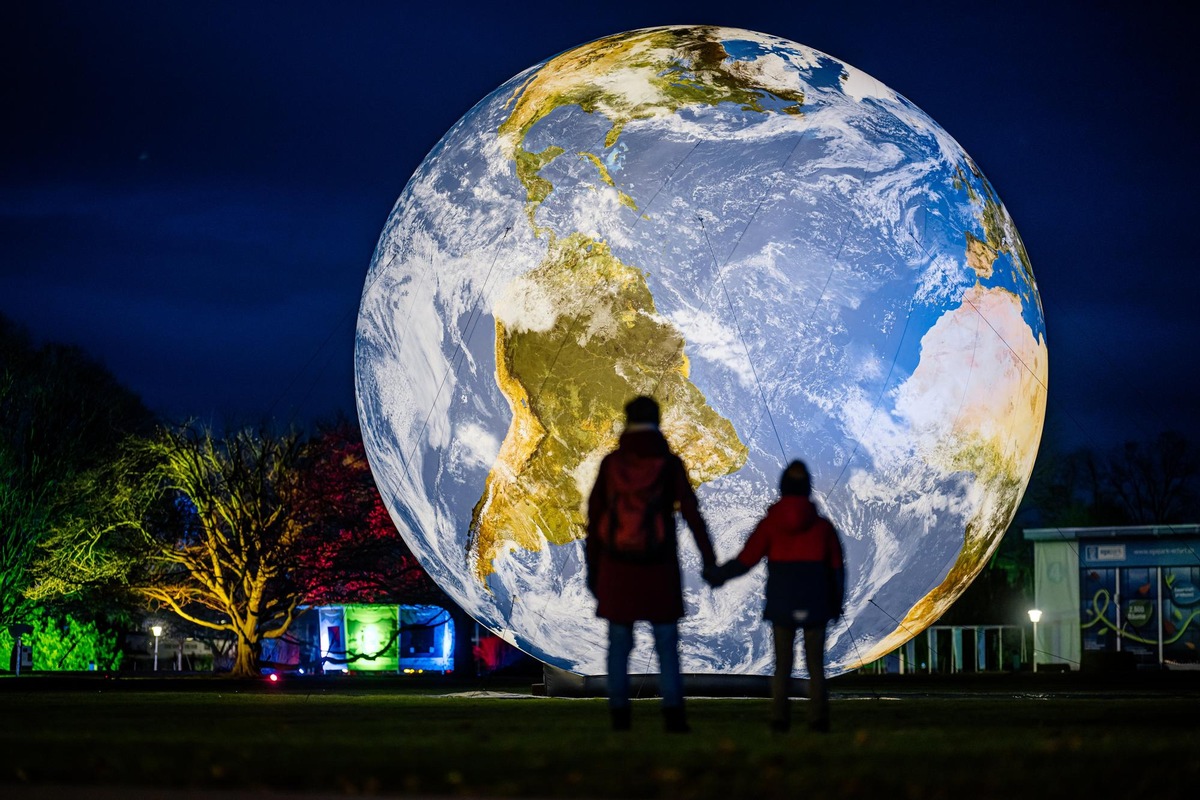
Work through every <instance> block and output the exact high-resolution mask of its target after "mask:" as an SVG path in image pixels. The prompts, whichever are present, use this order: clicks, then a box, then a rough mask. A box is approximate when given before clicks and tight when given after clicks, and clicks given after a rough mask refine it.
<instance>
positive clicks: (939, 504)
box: [355, 26, 1047, 675]
mask: <svg viewBox="0 0 1200 800" xmlns="http://www.w3.org/2000/svg"><path fill="white" fill-rule="evenodd" d="M355 374H356V384H357V386H356V388H357V399H358V413H359V418H360V422H361V425H362V430H363V436H364V440H365V442H366V446H367V453H368V456H369V459H370V462H371V465H372V469H373V471H374V474H375V478H376V482H377V484H378V486H379V489H380V491H381V493H382V495H383V498H384V500H385V502H386V504H387V506H388V508H389V510H390V511H391V514H392V518H393V520H394V521H395V524H396V526H397V528H398V529H399V531H400V533H401V534H402V535H403V537H404V539H405V540H406V541H407V543H408V544H409V546H410V547H411V548H412V550H413V552H414V553H415V554H416V555H417V557H418V559H419V560H420V562H421V564H422V565H423V566H424V567H425V569H426V570H427V571H428V572H429V574H430V575H431V576H432V578H433V579H434V580H435V581H437V583H438V584H439V585H440V586H441V587H442V588H443V589H444V590H445V591H446V592H447V593H448V594H449V596H450V597H451V598H452V599H453V600H454V602H456V603H458V604H459V605H460V606H462V608H463V609H465V610H466V611H467V612H469V613H470V614H471V615H472V616H474V617H475V619H477V620H478V621H479V622H480V623H481V624H483V625H484V626H486V627H487V628H489V629H490V630H492V631H494V632H496V633H497V634H499V635H501V636H503V637H504V638H505V639H507V640H508V641H510V642H512V643H513V644H515V645H516V646H518V647H520V648H521V649H523V650H524V651H526V652H527V653H529V654H531V655H533V656H535V657H536V658H538V659H540V660H542V661H543V662H545V663H547V664H550V665H552V666H555V667H559V668H562V669H566V670H570V671H574V672H576V673H580V674H601V673H603V672H604V653H605V644H606V628H605V626H604V623H603V621H602V620H599V619H597V618H596V617H595V600H594V599H593V597H592V596H591V594H590V593H589V592H588V589H587V584H586V580H585V574H584V564H583V558H582V555H583V542H582V539H583V537H584V535H585V523H586V520H585V503H586V498H587V496H588V493H589V491H590V488H591V486H592V484H593V482H594V480H595V477H596V472H597V469H598V467H599V463H600V460H601V458H602V457H603V456H604V455H605V454H606V453H607V452H609V451H610V450H611V449H612V448H613V447H614V446H615V445H616V441H617V437H618V436H619V434H620V432H621V427H622V408H623V406H624V404H625V402H626V401H628V400H629V399H630V398H632V397H634V396H636V395H639V394H648V395H652V396H654V397H655V398H657V399H658V400H659V402H660V404H661V406H662V409H663V420H662V430H663V433H664V435H665V436H666V437H667V439H668V441H669V442H670V443H671V445H672V447H673V448H674V450H675V451H676V452H677V453H679V454H680V456H681V457H682V458H683V460H684V462H685V463H686V464H687V466H688V469H689V472H690V477H691V480H692V482H693V484H694V485H695V486H696V490H697V494H698V496H699V498H700V503H701V509H702V511H703V513H704V515H705V517H706V519H707V520H708V523H709V526H710V531H711V534H712V537H713V541H714V545H715V547H716V550H717V554H718V557H719V558H720V559H721V560H725V559H728V558H730V557H732V556H733V555H735V554H736V553H737V552H738V550H739V549H740V547H741V545H742V543H743V542H744V541H745V539H746V537H747V536H748V535H749V533H750V530H751V529H752V528H753V525H754V523H755V522H756V521H757V520H758V519H759V518H760V517H761V515H762V514H763V513H764V511H765V510H766V508H767V506H768V505H769V504H770V503H772V502H773V501H774V500H775V499H776V498H777V492H778V488H777V487H778V479H779V474H780V472H781V470H782V469H783V467H784V465H785V464H786V463H787V462H788V461H790V460H792V459H794V458H801V459H803V460H805V461H806V462H807V463H808V465H809V467H810V470H811V472H812V474H813V490H814V491H813V494H814V499H815V501H816V502H817V504H818V506H819V507H820V509H821V510H822V511H823V512H824V513H825V514H826V515H827V516H828V517H829V518H830V519H831V520H832V521H833V522H834V524H835V525H836V527H837V529H838V531H839V532H840V534H841V536H842V541H843V546H844V548H845V554H846V562H847V601H846V611H845V615H844V616H843V617H842V619H840V620H839V621H837V622H835V623H833V624H832V625H831V627H830V631H829V644H828V656H827V660H828V663H829V670H830V672H831V674H836V673H839V672H844V671H847V670H850V669H854V668H856V667H857V666H859V665H861V664H863V663H866V662H869V661H872V660H874V659H877V658H879V657H881V656H882V655H884V654H886V653H888V652H890V651H891V650H893V649H895V648H896V647H897V646H899V645H901V644H903V643H904V642H905V641H907V640H908V639H910V638H911V637H913V636H914V635H916V634H917V633H918V632H920V631H921V630H923V629H924V628H925V627H926V626H928V625H930V624H931V623H932V622H934V621H935V620H937V619H938V617H939V616H940V615H941V614H943V613H944V612H945V611H946V609H947V608H948V607H949V606H950V604H951V603H952V602H953V601H954V599H955V598H956V597H958V596H959V595H960V594H961V593H962V591H963V590H964V589H965V588H966V587H967V585H968V584H969V583H970V582H971V580H972V579H973V578H974V577H975V575H976V574H978V572H979V570H980V569H981V568H982V567H983V565H984V564H985V563H986V561H987V559H988V557H989V556H990V555H991V553H992V552H993V551H994V550H995V548H996V546H997V545H998V543H999V541H1000V539H1001V537H1002V535H1003V533H1004V530H1005V528H1006V527H1007V526H1008V524H1009V523H1010V522H1011V520H1012V516H1013V514H1014V512H1015V510H1016V508H1017V505H1018V503H1019V502H1020V499H1021V497H1022V495H1023V493H1024V491H1025V487H1026V484H1027V482H1028V479H1029V475H1030V472H1031V470H1032V468H1033V463H1034V459H1035V457H1036V455H1037V448H1038V442H1039V440H1040V437H1041V432H1042V425H1043V421H1044V416H1045V405H1046V387H1047V354H1046V344H1045V323H1044V318H1043V314H1042V308H1041V301H1040V298H1039V296H1038V292H1037V286H1036V283H1035V281H1034V277H1033V272H1032V270H1031V268H1030V264H1029V259H1028V257H1027V255H1026V253H1025V249H1024V247H1023V246H1022V244H1021V239H1020V237H1019V236H1018V234H1017V230H1016V228H1015V227H1014V225H1013V221H1012V219H1011V218H1010V216H1009V214H1008V212H1007V211H1006V209H1005V208H1004V206H1003V204H1002V203H1001V202H1000V199H999V198H998V197H997V195H996V193H995V191H994V190H993V188H992V185H991V184H990V183H989V182H988V181H987V179H986V178H985V177H984V175H983V173H982V172H981V171H980V169H979V167H978V166H977V165H976V164H975V162H974V161H972V159H971V158H970V156H968V155H967V153H965V152H964V151H963V149H962V148H961V147H960V146H959V145H958V143H957V142H955V140H954V139H953V138H952V137H951V136H950V135H949V134H948V133H946V131H944V130H943V129H942V128H941V127H940V126H939V125H938V124H937V123H936V122H934V121H933V120H932V119H930V118H929V116H928V115H926V114H925V113H924V112H922V111H921V110H920V109H918V108H916V107H915V106H914V105H913V104H912V103H911V102H909V101H908V100H906V99H905V98H904V97H903V96H901V95H899V94H897V93H896V92H894V91H892V90H891V89H889V88H888V87H887V86H884V85H883V84H881V83H880V82H878V81H876V80H875V79H874V78H872V77H870V76H869V75H867V74H865V73H863V72H862V71H860V70H858V69H855V68H854V67H852V66H850V65H849V64H845V63H843V62H841V61H839V60H837V59H836V58H833V57H831V56H829V55H826V54H824V53H822V52H819V51H817V50H814V49H812V48H810V47H806V46H804V45H800V44H797V43H795V42H791V41H787V40H785V39H780V38H778V37H774V36H769V35H765V34H761V33H755V32H751V31H746V30H737V29H730V28H719V27H705V26H686V27H685V26H675V27H660V28H652V29H645V30H637V31H631V32H627V33H621V34H617V35H613V36H608V37H605V38H602V39H598V40H596V41H594V42H590V43H588V44H584V45H581V46H579V47H576V48H574V49H572V50H568V51H566V52H564V53H561V54H559V55H557V56H554V57H552V58H550V59H548V60H547V61H545V62H543V63H541V64H538V65H535V66H533V67H530V68H529V69H528V70H526V71H524V72H522V73H520V74H519V75H517V76H515V77H513V78H512V79H511V80H509V81H508V82H507V83H505V84H503V85H502V86H500V87H499V88H498V89H496V90H495V91H494V92H492V93H491V94H489V95H488V96H487V97H485V98H484V99H483V100H481V101H480V102H479V103H478V104H477V105H475V107H474V108H472V109H471V110H470V111H469V112H468V113H467V114H466V115H465V116H464V117H463V118H462V119H461V120H459V121H458V122H457V123H456V124H455V125H454V126H453V127H452V128H451V129H450V131H449V132H448V133H446V135H445V136H444V137H443V138H442V140H441V141H440V142H439V143H438V144H437V146H436V147H435V148H434V149H433V151H432V152H431V153H430V154H429V155H428V157H426V159H425V160H424V161H423V162H422V163H421V165H420V166H419V167H418V168H417V170H416V172H415V174H414V175H413V176H412V178H411V180H409V182H408V184H407V186H406V187H405V188H404V190H403V193H402V194H401V195H400V198H399V200H398V201H397V203H396V205H395V208H394V209H393V211H392V213H391V215H390V217H389V218H388V221H387V225H386V227H385V229H384V231H383V233H382V235H381V237H380V240H379V244H378V247H377V249H376V251H375V255H374V258H373V260H372V263H371V267H370V270H369V273H368V276H367V280H366V285H365V288H364V290H363V295H362V303H361V308H360V312H359V318H358V328H357V334H356V346H355ZM680 559H681V562H682V564H683V569H684V576H685V595H686V597H685V602H686V607H687V610H688V614H687V616H686V617H685V618H684V620H683V621H682V624H681V628H680V638H681V656H682V661H683V669H684V671H685V672H690V673H742V674H769V673H770V672H771V670H772V667H773V662H772V649H771V634H770V629H769V627H768V626H767V625H765V624H764V623H763V622H762V620H761V613H762V597H763V584H764V581H765V569H764V568H763V567H761V566H760V567H758V568H756V569H755V570H754V571H752V572H751V573H750V574H749V575H748V576H747V577H745V578H743V579H741V580H738V581H732V582H730V583H728V584H726V585H725V586H724V587H722V588H721V589H717V590H714V589H711V588H709V587H708V586H707V585H705V584H704V583H703V582H702V581H701V579H700V575H699V573H700V558H699V553H698V552H697V550H696V548H695V545H694V543H692V542H691V540H690V537H689V536H688V535H687V534H686V532H684V531H682V530H681V534H680ZM631 670H632V671H634V672H654V671H656V670H657V662H656V660H655V657H654V656H653V648H652V646H651V642H650V637H649V636H648V634H646V635H644V636H643V635H640V634H639V638H638V642H637V645H636V649H635V651H634V656H633V660H632V662H631ZM798 674H801V675H803V674H804V673H803V671H802V670H801V671H800V672H799V673H798Z"/></svg>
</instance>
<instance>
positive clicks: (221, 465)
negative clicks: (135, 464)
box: [125, 426, 306, 676]
mask: <svg viewBox="0 0 1200 800" xmlns="http://www.w3.org/2000/svg"><path fill="white" fill-rule="evenodd" d="M302 450H303V446H302V442H301V440H300V438H299V437H298V436H296V435H295V434H287V435H282V436H271V435H268V434H266V433H263V432H252V431H240V432H237V433H234V434H232V435H229V436H226V437H224V438H221V439H218V438H217V437H216V436H214V434H213V432H212V431H211V430H208V429H202V428H196V427H191V426H187V427H183V428H179V429H168V430H164V431H162V432H161V434H160V435H159V436H158V437H156V438H153V439H147V440H139V441H135V442H134V443H133V444H132V448H131V453H130V455H131V456H132V457H133V458H134V459H137V460H141V461H143V462H145V463H148V464H150V465H151V467H150V468H149V469H147V470H145V471H144V473H142V475H141V477H140V479H139V481H138V482H137V484H136V485H135V486H134V487H132V488H133V490H132V492H130V495H129V499H130V500H131V501H132V502H131V504H130V505H129V507H128V508H129V510H130V511H133V512H134V513H133V514H126V515H125V516H126V519H127V522H128V523H129V524H132V525H135V526H137V527H138V528H139V529H140V530H141V531H142V533H143V535H144V537H145V540H146V542H147V543H148V544H149V546H150V547H151V549H152V563H153V565H154V566H153V568H152V570H151V572H150V575H149V578H150V579H149V580H147V581H146V582H144V583H143V584H142V585H139V586H137V587H135V588H136V591H137V592H138V593H140V594H141V595H143V596H144V597H146V598H148V599H149V600H151V601H152V602H154V603H156V604H158V605H159V606H162V607H166V608H168V609H170V610H171V611H173V612H175V613H176V614H177V615H179V616H180V617H181V618H182V619H184V620H186V621H187V622H190V623H192V624H194V625H198V626H200V627H202V628H207V629H209V630H212V631H216V632H218V633H224V634H228V635H231V637H232V638H233V639H234V640H235V641H236V655H235V657H234V662H233V670H232V674H233V675H235V676H249V675H253V674H255V672H256V669H257V664H256V657H257V650H258V648H259V644H260V642H261V641H262V640H263V639H268V638H275V637H279V636H282V635H283V634H284V633H286V632H287V629H288V627H289V626H290V625H291V623H292V619H293V617H294V615H295V611H296V607H297V606H298V605H299V603H300V601H301V599H302V597H301V594H300V592H299V591H298V589H297V587H296V586H295V584H294V582H293V580H292V577H291V576H290V574H289V570H290V568H291V566H292V564H293V563H294V560H295V558H296V554H297V546H298V545H299V544H300V542H301V541H302V540H303V534H304V531H305V529H306V520H305V519H304V518H303V514H302V513H301V509H302V508H303V503H302V502H301V498H300V496H299V489H300V469H299V467H300V462H301V459H302V455H303V454H302ZM139 494H140V495H141V499H140V500H139V499H138V495H139ZM155 495H157V497H155ZM147 499H149V500H157V501H158V505H157V510H158V517H157V518H156V517H155V515H154V514H147V513H146V509H148V508H150V507H152V506H151V505H148V504H147V503H146V501H147ZM139 509H142V513H140V514H139V513H137V511H138V510H139ZM164 516H165V517H166V518H171V517H174V521H173V524H164Z"/></svg>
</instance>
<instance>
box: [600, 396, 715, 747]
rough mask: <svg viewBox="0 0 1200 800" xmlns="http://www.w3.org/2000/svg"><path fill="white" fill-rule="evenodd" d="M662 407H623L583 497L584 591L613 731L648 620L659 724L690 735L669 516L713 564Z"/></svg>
mask: <svg viewBox="0 0 1200 800" xmlns="http://www.w3.org/2000/svg"><path fill="white" fill-rule="evenodd" d="M658 424H659V408H658V403H656V402H655V401H654V400H653V399H651V398H649V397H636V398H634V399H633V400H631V401H629V403H628V404H627V405H626V406H625V430H624V432H623V433H622V434H621V438H620V441H619V442H618V444H617V449H616V450H614V451H613V452H611V453H609V454H608V455H607V456H605V457H604V460H603V461H602V462H601V463H600V472H599V474H598V475H597V477H596V484H595V486H594V487H593V488H592V493H591V495H590V496H589V498H588V535H587V543H586V544H587V547H586V549H587V570H588V588H590V589H591V591H592V593H593V594H594V595H595V596H596V600H597V601H598V605H597V607H596V616H598V617H602V618H603V619H606V620H608V703H609V710H610V712H611V715H612V726H613V729H614V730H628V729H629V728H630V725H631V722H632V707H631V705H630V700H629V654H630V652H631V651H632V649H633V627H634V623H635V622H639V621H645V622H649V623H650V626H651V629H652V630H653V632H654V645H655V650H656V651H657V653H658V666H659V679H658V680H659V691H660V693H661V695H662V712H663V721H664V725H665V728H666V730H667V731H668V732H670V733H686V732H687V731H688V730H689V728H688V724H687V718H686V715H685V713H684V706H683V682H682V679H681V677H680V673H679V620H680V618H682V617H683V614H684V609H683V585H682V578H681V575H680V568H679V556H678V539H677V537H676V530H675V513H676V511H678V512H679V513H680V514H681V515H682V516H683V518H684V520H685V521H686V522H687V525H688V528H689V529H690V530H691V532H692V536H693V537H694V538H695V540H696V546H697V547H698V548H699V549H700V557H701V558H702V559H703V562H704V566H705V567H709V568H711V567H713V566H715V563H716V559H715V556H714V555H713V548H712V543H711V542H710V541H709V538H708V528H707V527H706V526H705V524H704V517H702V516H701V514H700V506H699V503H698V502H697V501H696V494H695V492H694V491H693V490H692V485H691V483H690V482H689V480H688V474H687V468H686V467H685V466H684V464H683V461H682V460H680V458H679V457H678V456H677V455H675V454H674V453H673V452H671V448H670V446H669V445H668V444H667V440H666V439H665V438H664V437H663V435H662V433H661V432H660V431H659V429H658Z"/></svg>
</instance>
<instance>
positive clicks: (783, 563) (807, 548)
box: [716, 495, 846, 628]
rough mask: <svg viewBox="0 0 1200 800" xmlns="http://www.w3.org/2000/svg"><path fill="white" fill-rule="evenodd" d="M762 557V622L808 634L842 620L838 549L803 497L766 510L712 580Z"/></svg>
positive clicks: (822, 520) (832, 532)
mask: <svg viewBox="0 0 1200 800" xmlns="http://www.w3.org/2000/svg"><path fill="white" fill-rule="evenodd" d="M764 557H765V558H766V559H767V601H766V605H765V607H764V608H763V617H764V618H765V619H768V620H770V621H771V622H776V623H779V624H781V625H792V626H795V627H798V628H810V627H818V626H823V625H825V624H826V623H827V622H829V621H830V620H833V619H837V618H838V617H840V616H841V615H842V603H843V601H844V599H845V594H846V573H845V568H844V566H843V563H842V543H841V541H840V540H839V539H838V535H837V531H835V530H834V529H833V525H832V524H831V523H830V522H829V520H827V519H825V518H824V517H822V516H821V515H820V514H818V513H817V509H816V506H814V505H813V504H812V501H811V500H809V499H808V498H807V497H800V496H799V495H784V496H783V497H781V498H780V499H779V502H777V503H775V504H774V505H772V506H771V507H770V508H769V509H767V515H766V516H765V517H763V519H762V521H761V522H759V523H758V526H757V527H756V528H755V529H754V532H753V533H752V534H750V538H749V539H747V540H746V545H745V547H743V548H742V552H741V553H739V554H738V557H737V558H736V559H735V560H733V561H730V562H728V563H726V564H724V565H722V566H721V567H720V568H719V569H718V570H717V572H716V576H717V577H718V578H719V579H721V580H727V579H728V578H733V577H737V576H738V575H744V574H745V573H746V572H748V571H749V570H750V568H751V567H753V566H754V565H755V564H757V563H758V562H759V561H761V560H762V559H763V558H764Z"/></svg>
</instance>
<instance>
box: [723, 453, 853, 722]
mask: <svg viewBox="0 0 1200 800" xmlns="http://www.w3.org/2000/svg"><path fill="white" fill-rule="evenodd" d="M811 489H812V485H811V478H810V477H809V474H808V467H806V466H805V465H804V462H802V461H793V462H792V463H790V464H788V466H787V469H785V470H784V472H783V476H782V477H781V478H780V480H779V493H780V494H781V495H782V496H781V497H780V498H779V501H778V502H777V503H775V504H774V505H772V506H771V507H770V508H769V509H767V514H766V516H765V517H763V519H762V520H761V521H760V522H759V523H758V525H757V526H756V527H755V529H754V532H753V533H751V534H750V538H749V539H748V540H747V541H746V545H745V547H743V548H742V552H741V553H739V554H738V556H737V558H735V559H733V560H732V561H727V562H725V563H724V564H722V565H721V566H719V567H715V568H712V569H709V570H706V571H705V574H704V577H705V579H706V580H708V582H709V583H711V584H712V585H713V586H720V585H721V584H722V583H724V582H725V581H727V580H729V579H731V578H736V577H738V576H740V575H744V574H746V573H747V572H749V571H750V569H751V568H752V567H753V566H754V565H755V564H757V563H758V562H759V561H761V560H762V559H763V557H764V556H765V557H766V559H767V598H766V606H765V607H764V609H763V618H764V619H766V620H769V621H770V622H771V625H772V633H773V634H774V637H775V675H774V677H773V678H772V680H771V697H772V704H771V728H772V730H775V731H779V732H783V731H786V730H788V728H789V727H790V726H791V702H790V699H789V692H788V688H789V685H790V683H791V678H792V666H793V663H794V659H795V647H796V629H797V628H799V629H801V630H803V631H804V658H805V664H806V666H807V667H808V675H809V692H808V696H809V721H808V724H809V728H811V729H812V730H815V731H821V732H824V731H828V730H829V699H828V696H827V693H826V689H825V626H826V625H827V624H828V623H829V622H830V621H831V620H835V619H837V618H838V617H840V616H841V615H842V603H843V600H844V598H845V593H846V578H845V570H844V569H843V565H842V545H841V542H840V541H839V539H838V535H837V531H835V530H834V528H833V525H832V524H831V523H830V522H829V520H827V519H825V518H824V517H822V516H821V515H820V514H819V513H818V512H817V509H816V506H814V505H813V503H812V500H810V499H809V493H810V491H811Z"/></svg>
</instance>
